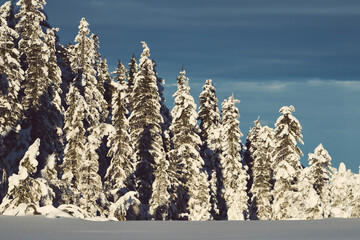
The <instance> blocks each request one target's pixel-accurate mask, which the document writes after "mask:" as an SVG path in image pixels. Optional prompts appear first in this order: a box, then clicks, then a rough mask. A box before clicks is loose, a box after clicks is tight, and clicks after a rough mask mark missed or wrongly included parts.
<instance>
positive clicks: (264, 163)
mask: <svg viewBox="0 0 360 240" xmlns="http://www.w3.org/2000/svg"><path fill="white" fill-rule="evenodd" d="M259 125H260V123H259V122H256V123H255V127H258V128H259V130H258V131H254V132H256V138H252V139H251V147H250V149H249V150H250V152H251V158H252V159H253V167H252V168H253V169H252V173H253V183H252V186H251V190H250V193H251V205H250V219H252V220H255V219H259V220H270V219H271V214H272V211H271V201H272V195H271V189H272V184H271V179H272V153H273V150H274V147H275V143H274V132H273V129H271V128H269V127H268V126H265V127H261V126H259ZM255 139H256V140H255Z"/></svg>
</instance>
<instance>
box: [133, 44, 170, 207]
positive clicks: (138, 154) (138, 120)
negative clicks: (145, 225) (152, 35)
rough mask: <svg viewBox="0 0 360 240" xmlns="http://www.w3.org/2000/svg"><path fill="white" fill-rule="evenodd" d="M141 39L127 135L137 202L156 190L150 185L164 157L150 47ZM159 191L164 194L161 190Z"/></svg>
mask: <svg viewBox="0 0 360 240" xmlns="http://www.w3.org/2000/svg"><path fill="white" fill-rule="evenodd" d="M142 43H143V47H144V50H143V53H142V54H141V58H140V67H139V71H138V72H137V73H136V76H135V85H134V90H133V92H132V96H131V99H132V104H133V105H132V106H133V109H132V112H131V115H130V117H129V124H130V136H131V139H132V141H133V146H134V149H135V154H134V157H135V161H136V171H135V177H136V189H137V191H138V192H139V200H140V201H141V203H142V204H144V205H145V206H148V204H149V200H150V198H153V199H154V197H156V196H155V194H159V193H157V192H155V191H156V188H155V189H154V192H153V189H152V187H153V182H154V179H155V178H156V176H154V171H155V170H158V167H159V166H161V167H163V166H164V162H165V161H167V160H166V153H165V151H164V143H163V138H162V136H163V131H162V127H161V124H162V123H163V122H164V119H163V117H162V114H161V98H160V95H159V89H158V82H157V77H156V73H155V72H154V70H153V67H154V64H153V61H151V60H150V59H149V56H150V53H149V51H150V50H149V48H148V46H147V45H146V43H145V42H142ZM157 173H158V174H162V171H160V172H159V171H157ZM165 184H166V183H165ZM160 194H161V193H160ZM163 195H164V196H166V194H165V193H163ZM153 204H155V203H153ZM159 204H160V202H159ZM159 207H160V205H159Z"/></svg>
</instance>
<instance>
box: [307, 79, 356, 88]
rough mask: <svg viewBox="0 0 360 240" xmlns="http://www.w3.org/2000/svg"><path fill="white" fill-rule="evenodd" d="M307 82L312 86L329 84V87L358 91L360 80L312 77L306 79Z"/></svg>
mask: <svg viewBox="0 0 360 240" xmlns="http://www.w3.org/2000/svg"><path fill="white" fill-rule="evenodd" d="M307 84H308V85H309V86H313V87H321V86H330V87H340V88H345V89H347V90H351V91H360V81H339V80H322V79H312V80H308V81H307Z"/></svg>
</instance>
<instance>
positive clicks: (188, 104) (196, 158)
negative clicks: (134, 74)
mask: <svg viewBox="0 0 360 240" xmlns="http://www.w3.org/2000/svg"><path fill="white" fill-rule="evenodd" d="M185 74H186V72H185V70H184V69H182V71H181V72H180V76H179V77H178V78H177V87H178V89H177V91H176V93H175V94H174V95H173V97H175V106H174V108H173V110H172V112H171V114H172V116H173V120H172V124H171V127H170V130H171V133H172V135H173V144H174V148H173V149H172V150H171V152H170V164H171V167H170V169H171V171H170V179H171V182H172V189H173V191H174V192H173V196H172V198H173V199H172V200H173V204H174V206H175V208H176V211H175V213H173V218H174V219H181V218H182V217H185V216H187V218H188V220H209V219H210V218H211V215H210V210H211V205H210V195H209V186H208V185H209V184H208V182H207V173H206V171H205V169H204V165H205V163H204V160H203V159H202V158H201V156H200V154H199V150H200V146H201V139H200V136H199V132H200V131H199V127H198V125H197V121H196V120H197V112H196V104H195V101H194V98H193V97H192V96H191V95H190V87H189V85H188V81H189V80H188V78H186V76H185Z"/></svg>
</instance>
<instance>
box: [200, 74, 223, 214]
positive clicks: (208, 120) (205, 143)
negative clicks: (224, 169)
mask: <svg viewBox="0 0 360 240" xmlns="http://www.w3.org/2000/svg"><path fill="white" fill-rule="evenodd" d="M199 101H200V107H199V116H198V120H199V121H200V130H201V134H200V136H201V140H202V146H201V151H200V154H201V156H202V158H203V159H204V161H205V168H206V171H207V173H208V175H209V181H210V189H211V192H210V193H211V213H212V215H213V216H214V217H215V218H219V217H220V218H221V216H219V214H220V213H219V207H220V208H221V209H224V202H223V201H222V199H220V195H221V194H220V193H219V191H218V189H217V188H218V185H219V184H221V183H220V182H219V180H220V178H221V171H220V168H219V165H220V158H221V154H222V149H221V143H220V141H221V138H220V137H219V134H220V131H221V119H220V112H219V108H218V106H217V104H218V99H217V96H216V92H215V88H214V86H213V84H212V80H211V79H208V80H206V82H205V85H204V86H203V91H202V92H201V93H200V100H199ZM219 203H220V206H219Z"/></svg>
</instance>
